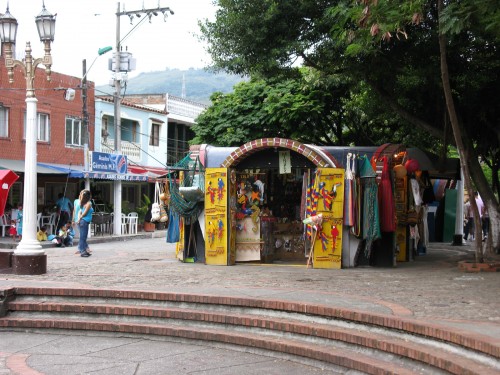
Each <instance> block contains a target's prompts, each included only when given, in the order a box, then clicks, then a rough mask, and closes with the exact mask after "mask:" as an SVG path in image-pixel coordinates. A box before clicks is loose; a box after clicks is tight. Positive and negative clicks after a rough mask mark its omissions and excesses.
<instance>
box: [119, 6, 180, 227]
mask: <svg viewBox="0 0 500 375" xmlns="http://www.w3.org/2000/svg"><path fill="white" fill-rule="evenodd" d="M159 13H162V14H163V20H164V21H165V22H166V21H167V17H168V14H174V12H173V11H172V10H171V9H170V8H169V7H163V8H160V6H159V3H158V7H157V8H150V9H139V10H132V11H125V10H123V11H121V12H120V3H119V2H118V3H117V9H116V55H115V69H114V72H115V92H114V117H115V124H114V125H115V126H114V129H115V153H116V154H120V153H121V101H122V98H121V91H122V87H121V75H120V72H121V66H120V64H121V59H120V53H121V38H120V17H121V16H128V17H129V18H130V22H131V23H132V20H133V19H134V17H137V18H140V17H141V16H142V15H145V16H146V17H147V18H149V21H150V22H151V18H152V17H153V16H158V14H159ZM113 207H114V223H113V233H115V234H120V233H121V230H122V182H121V180H118V179H117V180H115V182H114V205H113Z"/></svg>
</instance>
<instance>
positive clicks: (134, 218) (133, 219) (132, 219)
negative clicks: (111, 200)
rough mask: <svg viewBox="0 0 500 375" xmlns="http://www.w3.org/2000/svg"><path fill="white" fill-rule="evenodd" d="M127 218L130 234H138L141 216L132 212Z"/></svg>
mask: <svg viewBox="0 0 500 375" xmlns="http://www.w3.org/2000/svg"><path fill="white" fill-rule="evenodd" d="M127 218H128V234H137V225H138V222H139V214H138V213H137V212H131V213H129V214H128V215H127Z"/></svg>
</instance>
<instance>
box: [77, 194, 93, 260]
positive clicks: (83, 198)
mask: <svg viewBox="0 0 500 375" xmlns="http://www.w3.org/2000/svg"><path fill="white" fill-rule="evenodd" d="M93 212H94V209H93V208H92V203H91V202H90V191H89V190H87V189H85V190H82V191H81V193H80V210H79V211H78V220H77V222H76V223H77V224H78V227H79V228H80V239H79V241H78V250H79V251H80V256H81V257H84V258H87V257H89V256H90V255H92V254H91V253H90V252H89V245H88V244H87V237H88V234H89V225H90V223H91V222H92V213H93Z"/></svg>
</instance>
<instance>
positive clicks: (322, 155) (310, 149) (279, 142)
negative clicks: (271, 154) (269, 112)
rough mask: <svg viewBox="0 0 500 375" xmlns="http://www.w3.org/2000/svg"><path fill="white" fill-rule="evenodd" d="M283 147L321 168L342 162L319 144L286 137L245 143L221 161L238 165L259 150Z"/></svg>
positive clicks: (332, 166)
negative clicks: (306, 143)
mask: <svg viewBox="0 0 500 375" xmlns="http://www.w3.org/2000/svg"><path fill="white" fill-rule="evenodd" d="M274 147H281V148H287V149H289V150H291V151H294V152H296V153H298V154H300V155H302V156H304V157H305V158H307V159H309V160H310V161H311V162H312V163H314V165H315V166H317V167H320V168H327V167H330V168H335V167H337V166H339V165H340V164H339V163H338V162H337V160H335V158H334V157H333V156H331V155H330V154H328V153H327V152H324V151H322V150H321V149H320V148H319V147H317V146H311V145H305V144H303V143H300V142H298V141H293V140H291V139H285V138H261V139H256V140H254V141H250V142H247V143H245V144H244V145H243V146H241V147H239V148H237V149H236V150H234V151H233V152H231V154H230V155H229V156H228V157H227V158H226V159H225V160H224V161H223V162H222V163H221V165H220V166H221V167H222V168H229V167H235V166H237V165H238V164H239V163H240V162H241V161H242V160H243V159H245V158H247V157H248V156H249V155H252V154H254V153H256V152H258V151H262V150H264V149H268V148H274Z"/></svg>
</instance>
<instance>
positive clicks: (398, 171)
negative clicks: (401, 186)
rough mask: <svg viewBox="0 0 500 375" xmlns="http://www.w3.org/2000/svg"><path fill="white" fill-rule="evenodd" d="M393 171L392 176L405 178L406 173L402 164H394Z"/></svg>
mask: <svg viewBox="0 0 500 375" xmlns="http://www.w3.org/2000/svg"><path fill="white" fill-rule="evenodd" d="M393 171H394V176H395V177H396V178H399V179H401V178H405V177H406V174H407V173H408V172H407V171H406V168H405V166H404V165H403V164H398V165H395V166H394V168H393Z"/></svg>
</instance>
